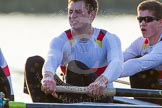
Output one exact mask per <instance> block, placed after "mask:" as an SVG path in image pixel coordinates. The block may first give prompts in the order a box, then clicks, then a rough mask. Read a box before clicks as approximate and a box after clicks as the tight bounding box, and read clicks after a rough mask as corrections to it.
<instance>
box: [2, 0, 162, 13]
mask: <svg viewBox="0 0 162 108" xmlns="http://www.w3.org/2000/svg"><path fill="white" fill-rule="evenodd" d="M141 1H143V0H99V3H100V11H99V13H100V14H103V13H104V14H106V13H107V12H109V11H116V12H119V13H120V12H125V13H132V14H134V13H135V12H136V6H137V4H138V3H139V2H141ZM159 1H161V2H162V0H159ZM66 10H67V0H0V13H11V12H22V13H44V14H45V13H59V12H65V11H66Z"/></svg>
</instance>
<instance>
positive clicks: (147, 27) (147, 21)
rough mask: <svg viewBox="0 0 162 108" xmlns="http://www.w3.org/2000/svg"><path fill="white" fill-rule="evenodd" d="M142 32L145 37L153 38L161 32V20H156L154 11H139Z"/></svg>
mask: <svg viewBox="0 0 162 108" xmlns="http://www.w3.org/2000/svg"><path fill="white" fill-rule="evenodd" d="M138 18H140V19H141V20H140V19H139V24H140V28H141V32H142V34H143V36H144V37H145V38H151V37H153V36H156V35H157V34H158V33H159V30H160V29H159V27H160V21H159V20H156V17H155V16H154V15H153V12H152V11H149V10H141V11H139V12H138Z"/></svg>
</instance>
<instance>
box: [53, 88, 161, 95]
mask: <svg viewBox="0 0 162 108" xmlns="http://www.w3.org/2000/svg"><path fill="white" fill-rule="evenodd" d="M87 91H88V90H87V87H76V86H57V88H56V92H66V93H80V94H86V93H87ZM103 95H106V96H125V97H150V98H162V90H150V89H126V88H106V89H105V90H104V94H103Z"/></svg>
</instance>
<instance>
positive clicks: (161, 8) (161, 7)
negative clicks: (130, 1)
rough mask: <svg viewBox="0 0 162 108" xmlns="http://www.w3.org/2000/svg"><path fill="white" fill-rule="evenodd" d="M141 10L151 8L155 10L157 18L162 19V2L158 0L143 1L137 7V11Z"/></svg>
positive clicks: (150, 9)
mask: <svg viewBox="0 0 162 108" xmlns="http://www.w3.org/2000/svg"><path fill="white" fill-rule="evenodd" d="M140 10H142V11H143V10H149V11H151V12H153V13H152V14H153V15H154V16H155V17H156V18H158V19H162V3H161V2H159V1H157V0H145V1H143V2H141V3H140V4H139V5H138V7H137V12H139V11H140Z"/></svg>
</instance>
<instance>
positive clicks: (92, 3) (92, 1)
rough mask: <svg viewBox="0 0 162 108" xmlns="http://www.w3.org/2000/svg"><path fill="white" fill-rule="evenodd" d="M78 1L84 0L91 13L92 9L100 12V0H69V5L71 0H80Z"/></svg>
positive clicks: (76, 0)
mask: <svg viewBox="0 0 162 108" xmlns="http://www.w3.org/2000/svg"><path fill="white" fill-rule="evenodd" d="M78 1H84V2H85V5H86V7H87V10H88V11H89V13H91V12H92V11H95V12H96V13H97V12H98V7H99V6H98V0H68V5H69V4H70V3H71V2H78Z"/></svg>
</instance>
